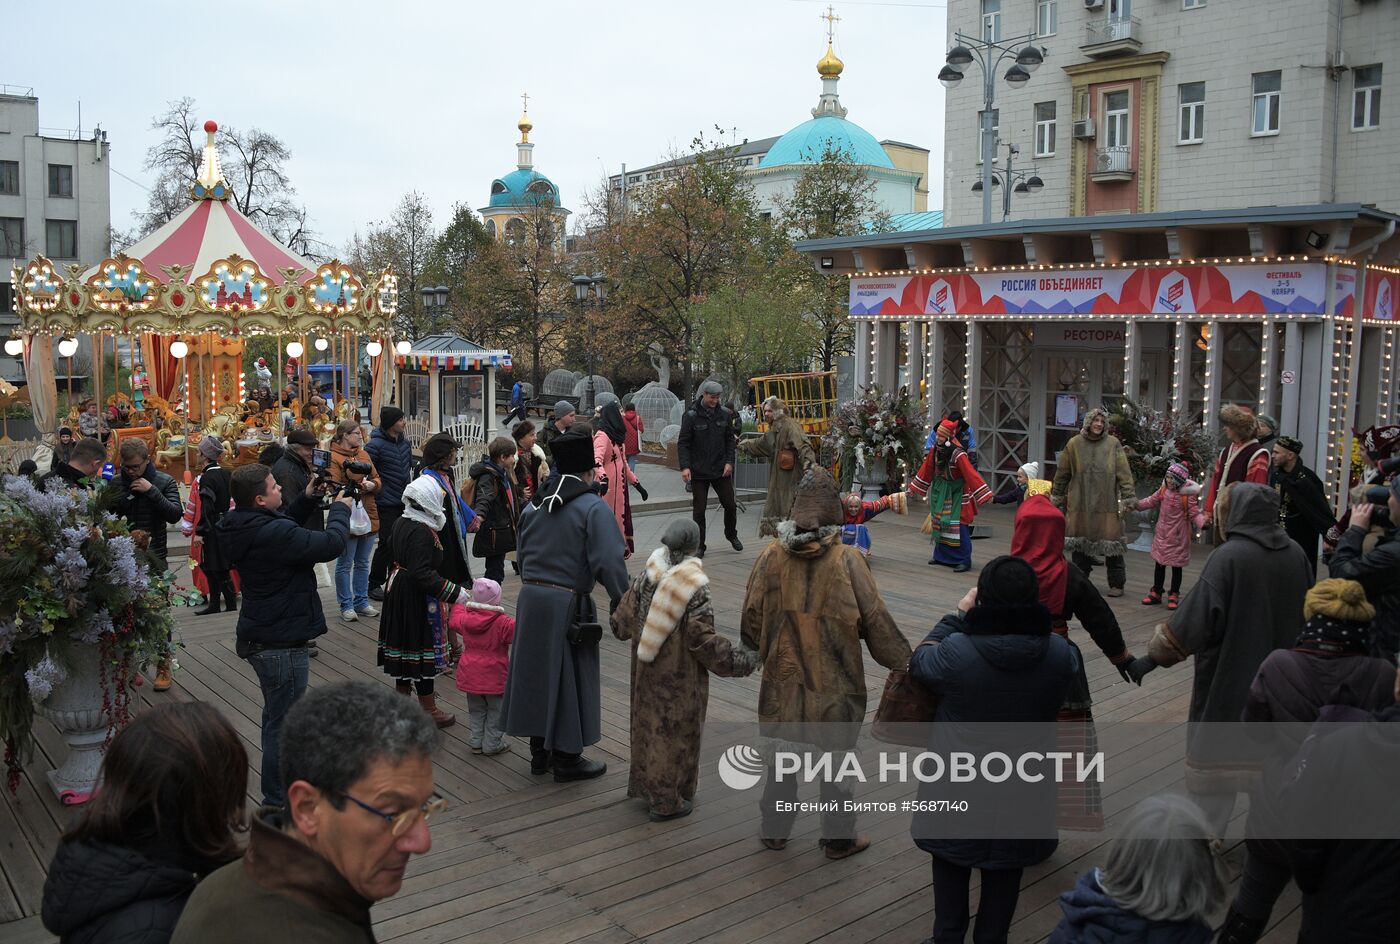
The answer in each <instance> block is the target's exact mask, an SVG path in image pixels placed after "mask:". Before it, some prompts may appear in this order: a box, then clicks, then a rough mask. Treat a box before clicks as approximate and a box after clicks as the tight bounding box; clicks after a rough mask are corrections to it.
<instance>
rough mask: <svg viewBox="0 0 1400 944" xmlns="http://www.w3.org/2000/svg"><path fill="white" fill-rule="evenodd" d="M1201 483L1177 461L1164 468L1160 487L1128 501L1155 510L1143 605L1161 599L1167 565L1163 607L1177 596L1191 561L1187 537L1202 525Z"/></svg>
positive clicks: (1172, 605) (1173, 602)
mask: <svg viewBox="0 0 1400 944" xmlns="http://www.w3.org/2000/svg"><path fill="white" fill-rule="evenodd" d="M1200 494H1201V486H1199V485H1197V484H1196V483H1195V482H1193V481H1191V471H1190V470H1189V469H1187V468H1186V466H1184V465H1182V464H1181V463H1180V462H1173V463H1172V464H1171V466H1170V467H1169V468H1168V469H1167V475H1166V478H1164V479H1163V480H1162V487H1161V488H1159V489H1157V491H1155V492H1153V493H1152V494H1151V495H1149V496H1147V497H1146V498H1144V499H1142V500H1141V501H1138V502H1134V503H1131V504H1132V507H1134V508H1136V509H1137V510H1138V511H1143V510H1145V509H1148V508H1156V509H1157V529H1156V530H1155V531H1154V532H1153V534H1152V560H1153V562H1154V563H1155V568H1154V570H1153V575H1152V589H1151V590H1149V591H1148V593H1147V596H1145V597H1143V598H1142V602H1143V605H1144V606H1156V605H1157V604H1159V603H1161V602H1162V583H1163V578H1164V577H1166V571H1167V568H1168V567H1170V568H1171V569H1172V584H1171V590H1169V591H1168V592H1167V609H1169V610H1174V609H1176V607H1177V603H1178V602H1180V599H1181V568H1183V567H1185V566H1186V565H1187V564H1189V563H1191V539H1192V537H1193V534H1194V529H1193V525H1194V527H1195V528H1196V529H1199V528H1203V527H1205V523H1206V516H1205V513H1204V512H1203V511H1201V504H1200V500H1199V498H1198V496H1199V495H1200Z"/></svg>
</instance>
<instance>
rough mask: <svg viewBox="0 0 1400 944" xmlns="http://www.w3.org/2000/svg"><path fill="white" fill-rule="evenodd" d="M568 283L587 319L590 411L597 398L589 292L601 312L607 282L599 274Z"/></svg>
mask: <svg viewBox="0 0 1400 944" xmlns="http://www.w3.org/2000/svg"><path fill="white" fill-rule="evenodd" d="M569 281H571V282H573V283H574V297H575V298H577V299H578V303H579V308H580V309H581V310H583V312H584V317H585V318H587V319H588V324H587V329H588V330H587V333H586V335H585V337H586V343H587V345H588V387H587V390H588V405H587V409H588V410H590V411H591V410H592V409H593V408H594V405H595V403H596V402H597V398H596V397H595V395H594V390H593V386H594V384H593V319H592V318H591V317H589V315H588V297H589V290H590V289H591V290H592V295H593V297H594V298H595V299H596V300H597V306H596V307H597V309H598V310H599V311H602V310H603V302H604V301H606V300H607V297H608V280H607V278H605V277H604V276H603V273H601V272H595V273H593V274H592V275H576V276H574V277H573V278H572V279H570V280H569Z"/></svg>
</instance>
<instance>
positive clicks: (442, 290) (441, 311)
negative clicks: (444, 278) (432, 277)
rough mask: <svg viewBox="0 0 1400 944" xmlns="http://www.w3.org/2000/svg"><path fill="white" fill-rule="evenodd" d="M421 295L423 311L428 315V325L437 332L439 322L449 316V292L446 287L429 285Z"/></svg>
mask: <svg viewBox="0 0 1400 944" xmlns="http://www.w3.org/2000/svg"><path fill="white" fill-rule="evenodd" d="M419 294H421V295H422V296H423V311H424V312H425V313H426V314H427V315H428V323H429V324H430V325H432V329H433V330H434V331H437V330H438V320H439V319H440V318H442V317H443V316H444V315H446V314H447V296H448V294H449V290H448V288H447V286H446V285H429V286H424V288H423V289H422V291H421V292H420V293H419Z"/></svg>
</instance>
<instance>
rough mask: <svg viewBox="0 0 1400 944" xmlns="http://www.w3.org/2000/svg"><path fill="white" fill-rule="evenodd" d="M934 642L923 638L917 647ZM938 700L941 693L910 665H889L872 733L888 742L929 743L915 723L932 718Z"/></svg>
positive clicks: (936, 710) (908, 744) (924, 745)
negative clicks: (922, 681)
mask: <svg viewBox="0 0 1400 944" xmlns="http://www.w3.org/2000/svg"><path fill="white" fill-rule="evenodd" d="M932 645H936V643H931V642H921V643H919V646H918V648H920V649H922V648H923V647H924V646H932ZM939 700H940V699H939V696H938V695H936V694H934V693H933V692H931V691H929V690H928V689H927V688H925V687H924V686H923V685H922V684H920V683H919V682H918V681H917V680H916V679H915V678H914V677H913V676H912V675H910V674H909V669H908V667H905V668H903V669H890V674H889V677H887V678H886V679H885V690H884V691H883V692H881V693H880V705H879V707H878V708H876V709H875V721H874V724H872V725H871V728H870V734H871V736H872V737H874V738H875V740H877V741H883V742H884V743H886V744H903V745H906V746H909V747H928V744H927V742H926V740H925V739H922V738H920V737H918V736H917V735H918V734H919V733H922V729H918V728H914V727H912V725H923V724H928V723H930V722H931V721H933V719H934V717H935V716H936V715H937V714H938V702H939Z"/></svg>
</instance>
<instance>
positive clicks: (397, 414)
mask: <svg viewBox="0 0 1400 944" xmlns="http://www.w3.org/2000/svg"><path fill="white" fill-rule="evenodd" d="M401 419H403V410H400V409H399V408H398V407H396V406H383V407H380V408H379V428H380V429H382V430H384V431H385V432H388V430H389V429H390V428H392V427H393V425H394V424H395V423H397V422H398V421H399V420H401Z"/></svg>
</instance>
